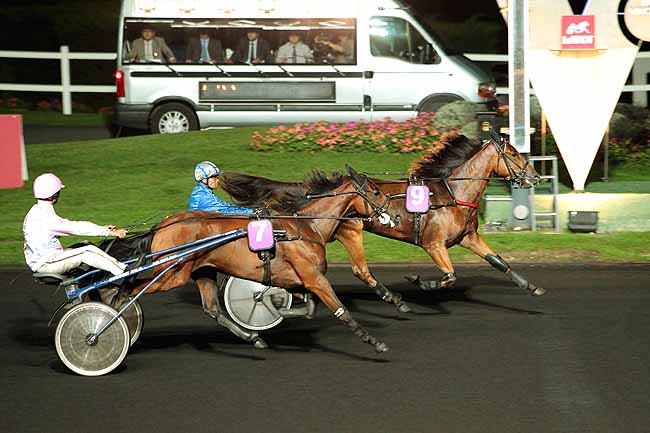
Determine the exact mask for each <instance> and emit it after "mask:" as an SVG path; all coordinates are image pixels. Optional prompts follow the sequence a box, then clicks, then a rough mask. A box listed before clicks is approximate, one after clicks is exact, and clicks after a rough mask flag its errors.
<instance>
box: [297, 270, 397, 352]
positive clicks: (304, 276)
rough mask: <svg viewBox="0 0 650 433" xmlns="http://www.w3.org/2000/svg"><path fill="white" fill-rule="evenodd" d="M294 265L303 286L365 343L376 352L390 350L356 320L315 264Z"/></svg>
mask: <svg viewBox="0 0 650 433" xmlns="http://www.w3.org/2000/svg"><path fill="white" fill-rule="evenodd" d="M292 266H293V268H294V270H295V271H296V273H297V274H298V277H300V279H301V281H302V284H303V286H304V287H305V288H306V289H307V290H309V291H310V292H312V293H314V294H315V295H316V296H318V298H319V299H320V300H321V301H322V302H323V303H324V304H325V305H326V306H327V308H329V309H330V311H332V312H333V313H334V316H336V318H337V319H339V320H340V321H341V322H343V323H344V324H345V325H346V326H347V327H348V328H350V329H351V330H352V332H353V333H354V335H356V336H357V337H359V338H360V339H361V341H363V342H364V343H368V344H370V345H372V346H374V347H375V352H377V353H382V352H386V351H387V350H388V346H387V345H386V343H382V342H381V341H379V340H377V339H376V338H375V337H373V336H372V335H370V334H369V333H368V331H366V330H365V329H364V328H363V327H362V326H361V325H359V324H358V323H357V321H356V320H354V319H353V318H352V315H351V314H350V312H349V311H348V310H347V309H346V308H345V306H343V304H342V303H341V301H340V300H339V298H338V297H337V296H336V294H335V293H334V289H332V285H331V284H330V282H329V281H328V280H327V278H325V275H323V274H322V273H320V272H318V271H317V270H316V269H315V268H314V265H313V264H311V263H309V262H304V263H300V264H298V263H296V264H294V263H292Z"/></svg>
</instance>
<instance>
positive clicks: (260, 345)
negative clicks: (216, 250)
mask: <svg viewBox="0 0 650 433" xmlns="http://www.w3.org/2000/svg"><path fill="white" fill-rule="evenodd" d="M196 285H197V286H198V287H199V291H200V293H201V302H202V304H203V312H204V313H205V314H207V315H208V316H210V317H212V318H213V319H214V320H216V321H217V323H218V324H220V325H221V326H223V327H224V328H226V329H228V330H229V331H230V332H232V333H233V334H235V335H236V336H237V337H239V338H241V339H242V340H244V341H247V342H249V343H252V344H253V346H254V347H255V348H257V349H266V348H267V347H269V346H268V344H266V342H265V341H264V340H263V339H262V338H261V337H260V336H259V334H258V333H257V332H255V331H248V330H246V329H243V328H242V327H240V326H238V325H237V324H236V323H234V322H233V321H232V320H230V318H229V317H228V315H227V314H225V313H224V312H223V310H222V308H221V304H220V303H219V291H218V286H217V282H216V281H215V280H213V279H211V278H199V279H197V280H196Z"/></svg>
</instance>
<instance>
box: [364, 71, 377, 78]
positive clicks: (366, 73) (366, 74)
mask: <svg viewBox="0 0 650 433" xmlns="http://www.w3.org/2000/svg"><path fill="white" fill-rule="evenodd" d="M374 76H375V73H374V71H363V78H372V77H374Z"/></svg>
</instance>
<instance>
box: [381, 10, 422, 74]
mask: <svg viewBox="0 0 650 433" xmlns="http://www.w3.org/2000/svg"><path fill="white" fill-rule="evenodd" d="M431 50H432V48H431V45H430V44H429V43H428V42H427V41H426V40H425V39H424V37H423V36H422V35H421V34H420V32H418V30H417V29H416V28H415V27H413V25H411V23H409V22H408V21H405V20H403V19H401V18H396V17H373V18H371V20H370V53H371V54H372V55H373V56H375V57H394V58H397V59H400V60H404V61H406V62H409V63H432V61H431V59H433V58H435V55H434V54H433V53H432V52H431Z"/></svg>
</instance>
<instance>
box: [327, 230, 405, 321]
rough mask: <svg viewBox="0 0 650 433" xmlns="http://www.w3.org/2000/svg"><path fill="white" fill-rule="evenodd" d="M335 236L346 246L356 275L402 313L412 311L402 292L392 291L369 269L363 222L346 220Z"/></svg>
mask: <svg viewBox="0 0 650 433" xmlns="http://www.w3.org/2000/svg"><path fill="white" fill-rule="evenodd" d="M335 237H336V239H337V240H338V241H339V242H341V244H343V247H345V250H346V251H347V253H348V257H349V258H350V264H351V265H352V273H353V274H354V276H355V277H357V278H358V279H359V280H361V281H363V282H364V283H365V284H366V285H367V286H368V287H370V288H371V289H373V290H374V292H375V293H376V294H377V295H378V296H379V297H380V298H381V299H382V300H383V301H384V302H388V303H389V304H394V305H395V306H396V307H397V310H398V311H399V312H400V313H408V312H410V311H411V308H409V306H408V305H406V303H405V302H403V301H402V295H401V294H399V293H393V292H391V291H390V290H389V289H388V288H387V287H386V286H384V285H383V284H382V283H380V282H379V281H377V279H376V278H375V276H374V275H372V273H371V272H370V269H368V262H367V261H366V255H365V251H364V247H363V224H362V223H361V222H359V221H346V222H345V223H343V224H342V225H341V227H339V229H338V230H337V232H336V235H335Z"/></svg>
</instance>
